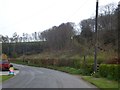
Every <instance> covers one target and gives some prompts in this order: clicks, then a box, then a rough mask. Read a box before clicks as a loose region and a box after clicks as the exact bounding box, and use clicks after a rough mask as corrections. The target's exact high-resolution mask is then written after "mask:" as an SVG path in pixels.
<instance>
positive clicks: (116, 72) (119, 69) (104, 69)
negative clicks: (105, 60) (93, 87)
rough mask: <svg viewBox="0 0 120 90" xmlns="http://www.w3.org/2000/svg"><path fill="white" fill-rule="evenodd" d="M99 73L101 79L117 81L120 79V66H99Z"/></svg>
mask: <svg viewBox="0 0 120 90" xmlns="http://www.w3.org/2000/svg"><path fill="white" fill-rule="evenodd" d="M99 73H100V75H101V76H102V77H106V78H108V79H114V80H118V79H120V65H115V64H101V65H100V67H99Z"/></svg>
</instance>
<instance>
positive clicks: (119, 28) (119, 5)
mask: <svg viewBox="0 0 120 90" xmlns="http://www.w3.org/2000/svg"><path fill="white" fill-rule="evenodd" d="M117 12H118V14H117V15H118V24H117V25H118V59H120V47H119V46H120V1H119V2H118V10H117Z"/></svg>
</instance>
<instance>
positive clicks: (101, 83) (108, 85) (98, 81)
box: [82, 76, 120, 90]
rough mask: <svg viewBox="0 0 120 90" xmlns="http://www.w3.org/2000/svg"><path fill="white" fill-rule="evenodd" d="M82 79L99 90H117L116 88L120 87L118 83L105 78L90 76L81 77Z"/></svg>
mask: <svg viewBox="0 0 120 90" xmlns="http://www.w3.org/2000/svg"><path fill="white" fill-rule="evenodd" d="M82 78H83V79H84V80H86V81H88V82H90V83H92V84H94V85H95V86H97V87H98V88H100V89H101V90H106V89H110V90H118V87H119V86H118V85H120V83H119V84H118V82H117V81H113V80H108V79H106V78H95V77H92V76H82Z"/></svg>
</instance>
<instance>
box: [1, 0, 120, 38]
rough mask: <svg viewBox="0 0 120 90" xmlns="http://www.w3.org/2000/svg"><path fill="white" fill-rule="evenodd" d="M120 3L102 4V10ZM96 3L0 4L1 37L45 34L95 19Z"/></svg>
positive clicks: (23, 0)
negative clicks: (57, 28)
mask: <svg viewBox="0 0 120 90" xmlns="http://www.w3.org/2000/svg"><path fill="white" fill-rule="evenodd" d="M113 2H114V3H116V4H117V3H118V2H119V0H99V6H102V5H106V4H109V3H113ZM95 4H96V0H0V34H2V35H8V36H12V34H13V33H14V32H17V33H18V34H19V35H22V33H29V34H30V33H33V32H35V31H37V32H38V31H40V32H42V31H43V30H46V29H48V28H51V27H52V26H58V25H60V24H61V23H66V22H75V23H76V24H78V23H79V22H80V21H81V20H83V19H86V18H89V17H93V16H94V15H95Z"/></svg>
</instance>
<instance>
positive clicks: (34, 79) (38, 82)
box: [2, 64, 96, 88]
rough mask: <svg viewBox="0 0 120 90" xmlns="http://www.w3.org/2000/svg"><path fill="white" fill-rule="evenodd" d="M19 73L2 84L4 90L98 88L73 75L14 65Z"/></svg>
mask: <svg viewBox="0 0 120 90" xmlns="http://www.w3.org/2000/svg"><path fill="white" fill-rule="evenodd" d="M13 65H14V67H16V68H18V69H19V73H18V74H17V75H15V76H14V77H13V78H11V79H9V80H7V81H5V82H3V83H2V88H96V87H95V86H93V85H91V84H89V83H87V82H85V81H83V80H82V79H80V78H78V77H75V76H73V75H70V74H67V73H64V72H60V71H56V70H51V69H46V68H38V67H31V66H25V65H18V64H13Z"/></svg>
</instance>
